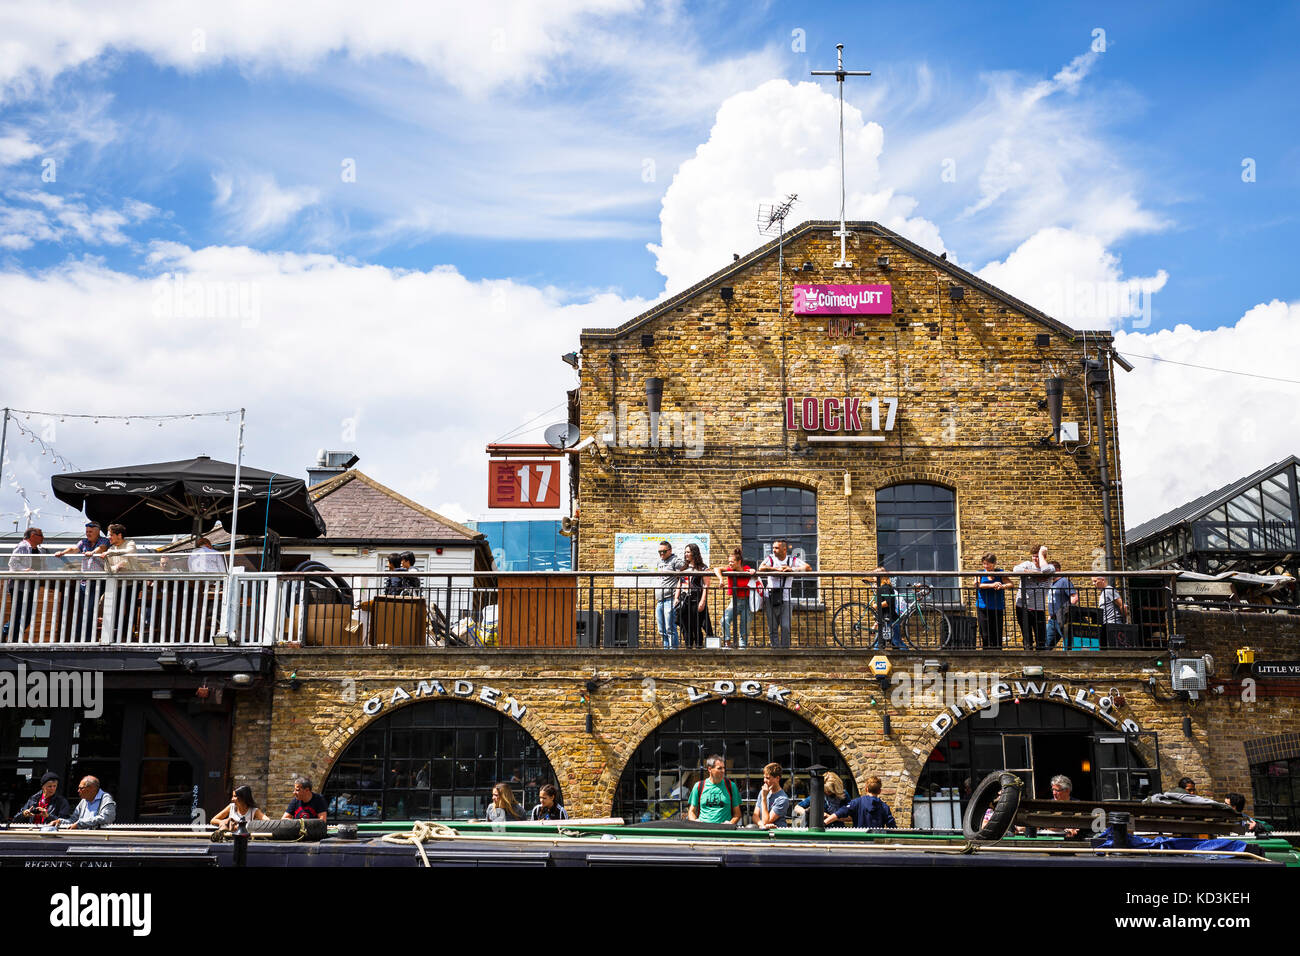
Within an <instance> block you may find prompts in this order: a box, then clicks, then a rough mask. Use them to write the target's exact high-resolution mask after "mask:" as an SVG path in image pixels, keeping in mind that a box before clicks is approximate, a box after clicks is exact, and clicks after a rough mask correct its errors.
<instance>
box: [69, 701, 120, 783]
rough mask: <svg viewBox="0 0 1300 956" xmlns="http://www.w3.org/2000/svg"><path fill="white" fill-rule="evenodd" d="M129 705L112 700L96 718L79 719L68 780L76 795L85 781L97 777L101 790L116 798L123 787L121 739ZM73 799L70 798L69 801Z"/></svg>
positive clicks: (74, 726) (74, 725)
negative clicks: (79, 782) (87, 778)
mask: <svg viewBox="0 0 1300 956" xmlns="http://www.w3.org/2000/svg"><path fill="white" fill-rule="evenodd" d="M125 719H126V705H125V704H124V703H123V702H122V701H120V700H118V701H114V700H110V701H108V702H107V703H106V704H105V705H104V713H103V714H102V715H101V716H99V717H97V718H84V717H80V716H79V717H78V719H77V720H75V721H73V724H72V748H71V751H70V753H69V755H68V756H69V757H70V760H69V770H68V780H69V783H70V787H69V789H70V790H74V791H75V787H76V784H77V782H78V781H80V780H81V778H82V777H98V778H99V783H100V786H102V787H103V788H104V789H105V790H107V791H108V792H109V793H111V794H113V795H114V796H116V795H117V794H118V793H120V792H121V785H122V739H123V724H124V723H125ZM69 799H71V797H69Z"/></svg>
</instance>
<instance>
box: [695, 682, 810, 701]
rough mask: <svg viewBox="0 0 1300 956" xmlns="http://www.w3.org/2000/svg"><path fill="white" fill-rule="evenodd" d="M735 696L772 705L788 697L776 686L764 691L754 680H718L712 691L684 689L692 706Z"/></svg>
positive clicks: (714, 683)
mask: <svg viewBox="0 0 1300 956" xmlns="http://www.w3.org/2000/svg"><path fill="white" fill-rule="evenodd" d="M736 694H740V695H741V696H742V697H752V698H754V699H758V698H762V699H763V700H770V701H771V702H772V703H774V704H784V703H785V702H786V700H785V699H786V698H787V697H789V696H790V692H789V691H788V690H786V689H785V688H784V687H780V686H778V685H776V684H768V685H767V690H766V691H764V690H763V685H762V684H761V683H760V682H759V681H756V680H742V681H735V680H718V681H714V682H713V688H712V690H699V689H698V688H696V687H687V688H686V696H687V697H688V698H689V699H690V702H691V703H692V704H698V703H699V702H700V701H702V700H708V699H709V698H710V697H715V696H716V697H734V696H735V695H736Z"/></svg>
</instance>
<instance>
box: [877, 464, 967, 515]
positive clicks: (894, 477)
mask: <svg viewBox="0 0 1300 956" xmlns="http://www.w3.org/2000/svg"><path fill="white" fill-rule="evenodd" d="M874 477H875V487H874V489H873V491H880V490H881V489H882V488H888V487H890V486H891V485H910V484H928V485H942V486H943V487H945V488H948V489H949V490H951V491H955V492H957V495H958V497H960V496H961V495H962V494H963V493H964V492H965V491H966V487H965V485H966V483H965V481H963V480H962V479H961V478H959V477H957V475H956V473H955V472H951V471H949V470H948V469H947V468H940V467H939V466H938V465H929V464H927V465H900V466H898V467H895V468H888V469H886V470H885V471H882V472H879V473H877V474H876V475H875V476H874ZM875 498H876V496H875V495H874V494H872V495H871V504H872V506H873V507H874V505H875Z"/></svg>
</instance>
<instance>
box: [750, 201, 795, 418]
mask: <svg viewBox="0 0 1300 956" xmlns="http://www.w3.org/2000/svg"><path fill="white" fill-rule="evenodd" d="M798 199H799V197H798V196H797V195H795V194H794V193H791V194H790V195H788V196H786V197H785V201H784V202H780V203H777V204H776V205H768V204H766V203H764V204H763V205H760V206H759V207H758V231H759V232H760V233H762V234H763V235H765V236H770V235H771V234H772V232H773V231H774V230H775V231H776V234H777V241H776V321H777V334H778V335H780V336H781V404H782V405H784V404H785V399H786V381H785V339H786V335H785V217H786V216H788V215H790V207H791V206H793V205H794V204H795V202H796V201H797V200H798ZM789 440H790V430H789V429H786V430H785V431H784V432H782V435H781V441H782V444H785V443H787V442H789Z"/></svg>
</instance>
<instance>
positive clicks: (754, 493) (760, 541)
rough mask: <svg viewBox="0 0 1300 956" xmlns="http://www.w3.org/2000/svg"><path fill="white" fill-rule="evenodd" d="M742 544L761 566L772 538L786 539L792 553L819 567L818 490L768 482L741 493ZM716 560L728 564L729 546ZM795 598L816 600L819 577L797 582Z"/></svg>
mask: <svg viewBox="0 0 1300 956" xmlns="http://www.w3.org/2000/svg"><path fill="white" fill-rule="evenodd" d="M740 538H741V541H740V547H741V550H742V551H744V553H745V560H746V561H748V562H749V563H750V564H752V565H753V566H754V567H758V564H759V562H761V561H762V560H763V558H764V557H765V556H767V555H769V554H771V553H772V542H773V541H774V540H776V539H777V538H781V539H784V540H785V541H786V543H787V544H789V546H790V551H791V553H793V554H795V555H797V556H798V557H799V558H800V559H801V560H803V561H805V562H806V563H807V564H808V567H810V568H812V569H813V570H814V571H815V570H816V569H817V492H815V491H812V490H810V489H808V488H800V487H797V486H795V485H765V486H763V487H761V488H747V489H745V490H744V491H742V492H741V493H740ZM718 555H719V556H718V557H717V558H716V559H715V560H714V562H713V563H714V564H718V565H721V564H725V563H726V561H727V559H726V549H723V550H720V551H719V552H718ZM792 590H793V596H794V597H795V599H796V600H797V599H800V598H804V599H808V600H815V599H816V597H817V580H816V579H815V578H802V579H799V580H797V581H795V582H794V585H793V589H792Z"/></svg>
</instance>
